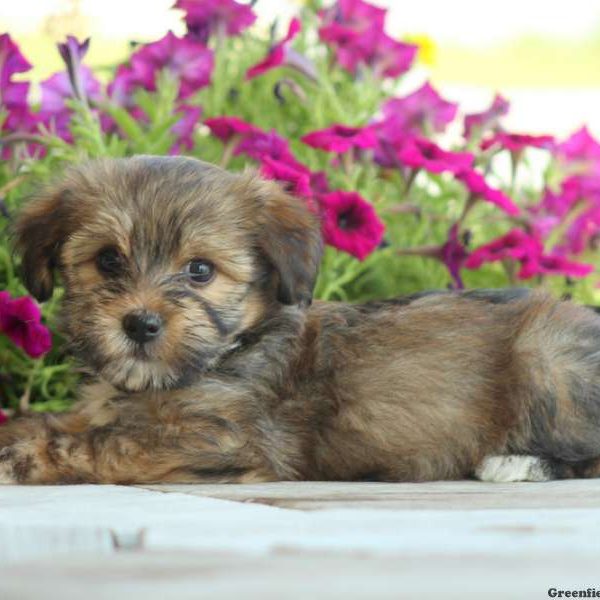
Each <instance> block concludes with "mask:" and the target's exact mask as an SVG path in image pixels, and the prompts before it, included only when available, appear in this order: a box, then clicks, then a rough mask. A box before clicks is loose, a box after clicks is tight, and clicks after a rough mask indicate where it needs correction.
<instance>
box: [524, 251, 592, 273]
mask: <svg viewBox="0 0 600 600" xmlns="http://www.w3.org/2000/svg"><path fill="white" fill-rule="evenodd" d="M593 270H594V266H593V265H588V264H585V263H579V262H575V261H572V260H569V259H567V258H565V257H564V256H558V255H554V254H542V255H540V256H537V257H531V258H527V259H525V260H524V261H523V263H522V266H521V269H520V271H519V272H518V273H517V277H518V278H519V279H531V278H532V277H535V276H536V275H563V276H565V277H586V276H587V275H589V274H590V273H591V272H592V271H593Z"/></svg>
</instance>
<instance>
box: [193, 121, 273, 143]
mask: <svg viewBox="0 0 600 600" xmlns="http://www.w3.org/2000/svg"><path fill="white" fill-rule="evenodd" d="M204 124H205V125H206V126H207V127H208V128H209V129H210V132H211V133H212V134H213V135H214V136H215V137H217V138H219V139H220V140H221V141H222V142H228V141H229V140H230V139H231V138H232V137H233V136H240V137H243V136H245V135H249V134H251V133H258V132H260V131H261V130H260V129H259V128H258V127H256V126H255V125H252V123H247V122H246V121H243V120H242V119H238V118H237V117H227V116H224V117H213V118H211V119H206V120H205V121H204Z"/></svg>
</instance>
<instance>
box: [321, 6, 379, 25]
mask: <svg viewBox="0 0 600 600" xmlns="http://www.w3.org/2000/svg"><path fill="white" fill-rule="evenodd" d="M386 13H387V10H386V9H384V8H379V7H378V6H374V5H373V4H369V3H368V2H364V1H363V0H338V1H337V2H336V3H335V4H334V5H333V6H332V7H331V8H329V9H327V10H324V11H321V13H320V16H321V18H322V19H323V21H324V23H325V25H324V26H323V28H325V27H327V26H328V25H330V24H332V23H336V24H338V25H341V26H344V27H348V28H349V29H351V30H352V31H365V30H367V29H369V28H371V27H374V28H377V29H380V30H382V29H383V27H384V25H385V16H386Z"/></svg>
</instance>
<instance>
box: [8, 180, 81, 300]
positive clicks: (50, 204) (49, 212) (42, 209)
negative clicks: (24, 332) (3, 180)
mask: <svg viewBox="0 0 600 600" xmlns="http://www.w3.org/2000/svg"><path fill="white" fill-rule="evenodd" d="M68 194H69V192H68V191H66V190H64V189H60V190H57V189H53V190H51V191H47V192H42V193H41V194H39V195H38V196H37V197H36V198H34V199H33V200H31V201H30V202H29V203H28V204H27V205H26V206H25V207H24V208H23V209H22V210H21V212H20V214H19V215H18V216H17V219H16V222H15V224H14V226H13V235H14V244H15V248H16V250H17V252H18V253H19V254H20V255H21V276H22V278H23V281H24V283H25V287H26V288H27V289H28V290H29V292H30V293H31V295H32V296H34V297H35V298H36V299H37V300H39V301H40V302H44V301H45V300H48V299H49V298H50V297H51V296H52V291H53V289H54V269H55V267H56V264H57V261H58V257H59V252H60V248H61V246H62V244H63V242H64V241H65V239H66V237H67V235H68V231H69V222H70V221H71V218H70V215H69V214H68V211H67V196H68Z"/></svg>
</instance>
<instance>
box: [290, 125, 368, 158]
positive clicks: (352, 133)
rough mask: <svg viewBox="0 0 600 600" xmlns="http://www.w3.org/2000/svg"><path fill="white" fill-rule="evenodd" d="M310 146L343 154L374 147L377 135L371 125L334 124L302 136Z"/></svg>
mask: <svg viewBox="0 0 600 600" xmlns="http://www.w3.org/2000/svg"><path fill="white" fill-rule="evenodd" d="M300 139H301V141H303V142H304V143H305V144H307V145H308V146H311V147H312V148H318V149H320V150H325V151H326V152H337V153H338V154H343V153H344V152H348V150H352V149H354V148H361V149H367V148H374V147H375V146H376V145H377V136H376V135H375V133H374V132H373V130H372V129H370V128H369V127H347V126H345V125H332V126H331V127H327V128H326V129H319V130H318V131H312V132H311V133H307V134H306V135H305V136H303V137H301V138H300Z"/></svg>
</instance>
